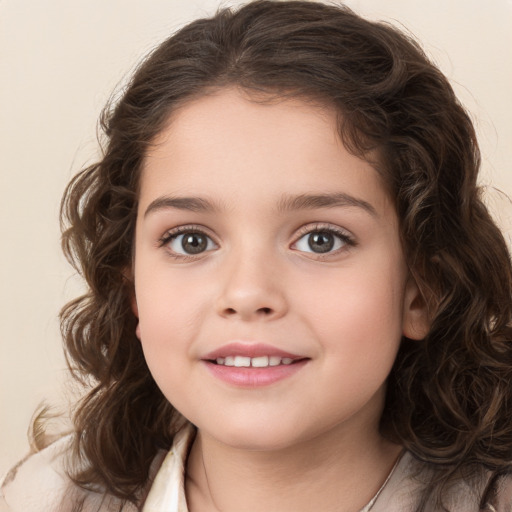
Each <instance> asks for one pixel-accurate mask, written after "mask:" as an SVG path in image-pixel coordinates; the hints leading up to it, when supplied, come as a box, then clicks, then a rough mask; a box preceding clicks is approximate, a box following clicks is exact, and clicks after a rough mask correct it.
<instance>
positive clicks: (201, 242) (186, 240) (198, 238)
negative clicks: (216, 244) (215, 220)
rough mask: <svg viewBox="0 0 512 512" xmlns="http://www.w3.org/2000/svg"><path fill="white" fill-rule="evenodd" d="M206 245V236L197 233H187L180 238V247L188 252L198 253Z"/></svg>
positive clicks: (204, 248)
mask: <svg viewBox="0 0 512 512" xmlns="http://www.w3.org/2000/svg"><path fill="white" fill-rule="evenodd" d="M207 245H208V240H207V238H206V237H205V236H203V235H201V234H199V233H189V234H186V235H183V237H182V239H181V247H182V248H183V250H184V251H185V252H186V253H188V254H199V253H200V252H203V251H204V250H206V247H207Z"/></svg>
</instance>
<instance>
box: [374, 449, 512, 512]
mask: <svg viewBox="0 0 512 512" xmlns="http://www.w3.org/2000/svg"><path fill="white" fill-rule="evenodd" d="M437 476H438V474H437V471H436V468H435V466H432V465H429V464H426V463H424V462H421V461H419V460H417V459H415V458H414V457H413V455H412V454H411V453H410V452H405V453H404V454H403V456H402V458H401V460H400V461H399V463H398V464H397V465H396V467H395V469H394V470H393V473H392V474H391V475H390V477H389V479H388V482H387V483H386V485H385V486H384V487H383V489H382V490H381V493H380V494H379V496H378V499H377V500H376V502H375V505H374V507H373V508H372V509H371V510H372V512H412V511H415V510H425V511H426V512H427V511H428V512H441V511H449V512H512V473H506V474H503V473H502V474H498V475H495V474H493V473H492V472H491V471H488V470H486V469H485V468H483V467H481V468H476V469H475V471H474V472H472V474H471V476H467V477H462V476H460V477H459V478H455V479H453V480H452V481H451V483H450V484H449V485H448V486H447V487H446V488H445V489H444V492H443V497H442V501H443V506H444V508H443V507H440V506H439V504H438V503H437V502H435V501H434V502H433V501H431V500H430V498H431V496H430V494H429V492H428V489H429V488H430V484H431V483H432V482H433V481H435V480H436V478H437Z"/></svg>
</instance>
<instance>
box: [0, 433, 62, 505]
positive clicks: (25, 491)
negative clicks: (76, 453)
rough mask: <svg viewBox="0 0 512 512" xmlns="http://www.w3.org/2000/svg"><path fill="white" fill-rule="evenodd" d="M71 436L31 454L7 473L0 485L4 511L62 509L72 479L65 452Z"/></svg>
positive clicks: (0, 498) (0, 500) (0, 501)
mask: <svg viewBox="0 0 512 512" xmlns="http://www.w3.org/2000/svg"><path fill="white" fill-rule="evenodd" d="M70 442H71V437H70V436H66V437H63V438H62V439H60V440H58V441H56V442H55V443H52V444H51V445H49V446H48V447H46V448H45V449H44V450H41V451H40V452H37V453H35V454H31V455H29V456H28V457H26V458H25V459H23V460H22V461H21V462H19V463H18V464H17V465H16V466H15V467H14V468H13V469H11V471H10V472H9V473H8V474H7V476H6V477H5V479H4V481H3V482H2V485H1V488H0V503H2V507H3V508H0V510H1V511H2V512H4V510H6V511H9V512H11V511H12V512H18V511H20V512H21V511H25V510H32V511H34V512H36V511H39V510H41V511H43V510H47V511H52V510H58V506H59V502H60V500H62V497H63V496H64V494H65V491H66V489H67V488H68V486H69V485H70V483H71V481H70V480H69V478H68V477H67V476H66V473H65V464H64V459H65V454H66V453H67V451H68V449H69V445H70Z"/></svg>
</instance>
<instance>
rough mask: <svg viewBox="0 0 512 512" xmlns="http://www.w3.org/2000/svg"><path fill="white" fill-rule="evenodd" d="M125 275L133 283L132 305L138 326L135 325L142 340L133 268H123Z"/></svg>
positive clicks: (136, 334)
mask: <svg viewBox="0 0 512 512" xmlns="http://www.w3.org/2000/svg"><path fill="white" fill-rule="evenodd" d="M123 275H124V277H125V278H126V279H127V280H128V281H129V282H130V283H131V297H130V307H131V310H132V313H133V314H134V315H135V318H136V319H137V327H135V336H137V338H138V339H139V340H140V324H139V321H138V320H139V306H138V305H137V297H136V296H135V286H134V285H133V272H132V269H131V268H125V269H124V270H123Z"/></svg>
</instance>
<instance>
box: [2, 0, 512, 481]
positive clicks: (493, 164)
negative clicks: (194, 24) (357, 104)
mask: <svg viewBox="0 0 512 512" xmlns="http://www.w3.org/2000/svg"><path fill="white" fill-rule="evenodd" d="M237 3H240V2H236V1H234V2H224V3H223V4H224V5H231V4H237ZM347 3H348V5H349V6H351V7H353V8H354V9H356V10H357V11H358V12H360V13H362V14H366V15H368V16H370V17H372V18H378V19H385V20H390V21H392V22H393V23H398V24H400V25H403V26H404V27H406V28H407V29H408V30H410V31H411V32H412V33H414V34H415V35H416V36H417V37H418V38H419V39H420V40H421V41H422V42H423V44H424V46H425V48H426V50H427V51H428V53H429V54H430V55H431V56H432V57H433V58H434V60H435V61H436V62H437V63H438V64H439V65H440V66H441V68H442V69H443V70H444V72H445V73H446V74H447V75H448V77H449V78H450V79H451V80H452V82H453V84H454V86H455V89H456V90H457V93H458V94H459V96H460V98H461V99H462V101H463V103H464V104H465V105H466V106H467V107H468V109H469V110H470V111H471V113H472V115H473V119H474V120H475V123H476V125H477V128H478V131H479V134H480V141H481V145H482V149H483V157H484V171H483V175H482V182H483V183H485V184H487V185H490V186H491V187H497V188H499V189H501V190H503V191H504V192H506V193H508V194H511V193H512V173H511V164H510V162H511V161H512V123H511V122H510V117H511V114H512V93H511V91H512V56H511V48H512V0H488V1H487V2H485V3H484V2H481V1H480V0H430V1H429V2H425V1H424V0H351V1H348V2H347ZM217 5H218V2H217V1H216V0H72V1H70V0H45V1H42V2H40V1H38V0H0V198H1V200H0V235H1V238H0V240H1V242H0V243H1V251H0V314H1V317H0V474H1V473H3V472H4V471H5V470H6V469H7V468H8V467H9V466H10V465H12V464H13V463H14V462H15V461H16V460H17V459H18V458H19V457H20V456H22V455H23V454H24V452H25V451H26V450H27V448H28V445H27V442H26V429H27V425H28V423H29V420H30V417H31V415H32V412H33V411H34V409H35V407H36V406H37V404H38V403H39V402H40V401H42V400H43V399H47V400H49V401H50V402H52V403H62V402H65V400H63V398H62V397H63V396H64V388H63V385H62V384H63V382H64V381H65V376H66V372H65V364H64V361H63V358H62V356H61V345H60V337H59V333H58V323H57V315H58V311H59V309H60V307H61V306H62V305H63V303H64V302H65V301H66V300H67V299H69V298H71V297H73V296H74V295H75V294H76V293H77V292H78V290H79V282H78V281H77V279H76V278H74V277H72V272H71V270H70V268H69V267H68V266H67V264H66V262H65V261H64V258H63V257H62V256H61V254H60V249H59V230H58V207H59V200H60V196H61V194H62V191H63V189H64V186H65V184H66V183H67V181H68V180H69V178H70V177H71V176H72V175H73V174H74V173H75V172H76V171H77V170H78V169H79V168H80V167H81V166H82V165H83V164H84V163H86V162H91V161H92V160H94V158H95V155H96V143H95V125H96V119H97V117H98V114H99V111H100V109H101V107H102V106H103V104H104V102H105V101H106V99H107V97H108V96H109V94H110V92H111V91H112V89H113V88H114V87H115V86H116V84H118V82H119V81H120V80H121V79H122V78H123V77H124V76H126V75H127V73H128V71H129V70H130V69H133V66H134V65H135V63H136V62H137V61H138V59H139V58H140V57H141V56H142V55H143V54H144V53H146V52H147V51H148V50H150V49H151V48H152V47H153V46H154V44H155V43H157V42H158V41H160V40H162V39H163V38H164V37H166V36H167V35H168V34H169V33H170V32H172V31H173V30H175V29H176V28H177V27H179V26H181V25H182V24H183V23H185V22H186V21H188V20H190V19H192V18H195V17H198V16H201V15H207V14H211V13H212V12H214V10H215V8H216V6H217ZM488 198H489V202H490V204H491V207H492V209H493V211H495V212H496V215H497V216H499V218H500V222H501V224H502V226H503V227H504V229H506V231H507V236H508V237H509V238H510V236H509V235H510V233H512V222H511V221H510V219H511V218H512V208H511V207H510V203H509V202H508V201H507V200H506V199H505V198H504V197H503V196H502V195H500V194H499V193H497V192H495V191H494V192H493V191H491V192H490V193H489V195H488ZM66 393H68V394H69V391H66Z"/></svg>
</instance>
